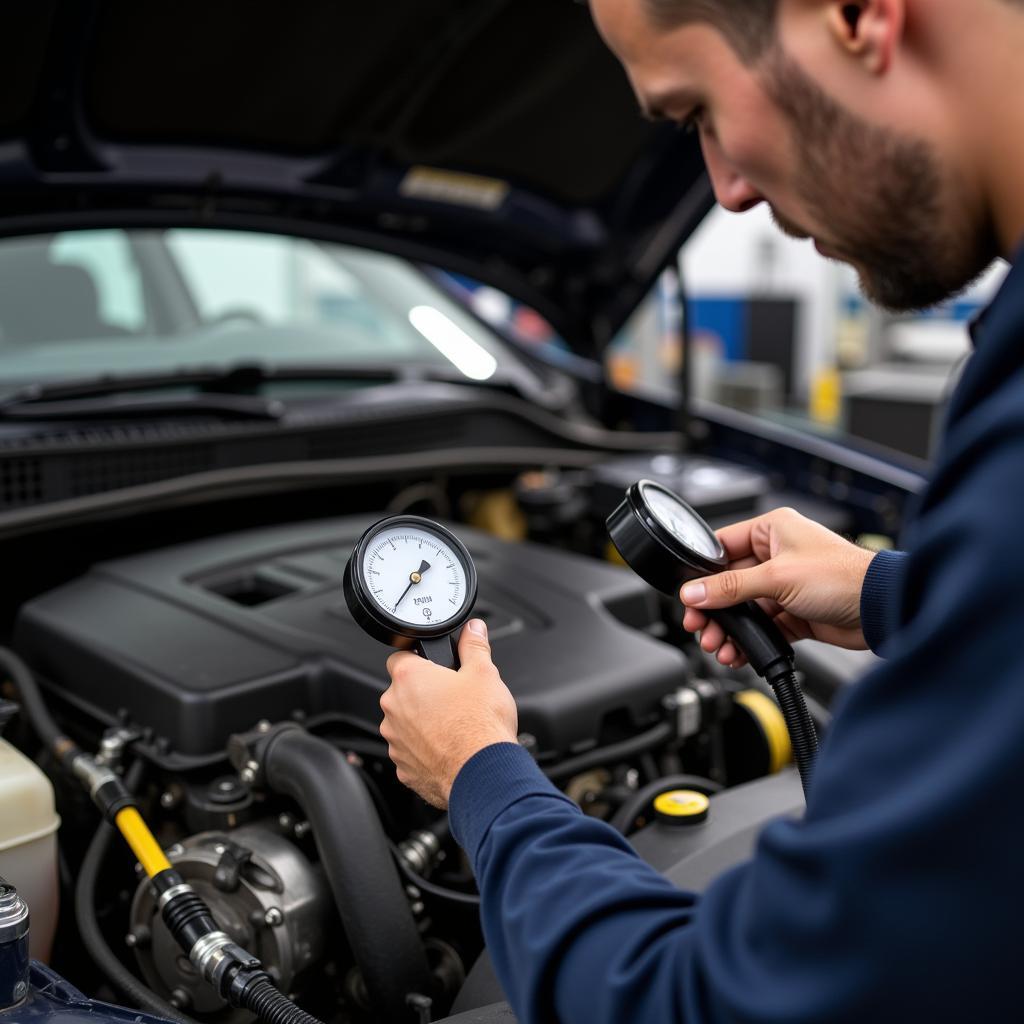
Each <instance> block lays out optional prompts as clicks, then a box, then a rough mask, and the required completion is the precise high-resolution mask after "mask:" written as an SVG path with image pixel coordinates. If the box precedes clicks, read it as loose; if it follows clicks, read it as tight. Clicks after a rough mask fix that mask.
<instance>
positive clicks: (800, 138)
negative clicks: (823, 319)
mask: <svg viewBox="0 0 1024 1024" xmlns="http://www.w3.org/2000/svg"><path fill="white" fill-rule="evenodd" d="M592 8H593V11H594V18H595V21H596V23H597V26H598V29H599V30H600V31H601V33H602V35H603V36H604V38H605V40H606V42H607V43H608V45H609V46H610V47H611V48H612V50H613V51H614V52H615V53H616V54H617V56H618V57H619V59H620V60H621V61H622V63H623V65H624V66H625V68H626V72H627V74H628V75H629V78H630V81H631V83H632V85H633V88H634V91H635V92H636V94H637V97H638V99H639V101H640V104H641V106H642V107H643V108H644V109H646V110H647V111H648V112H650V113H651V114H652V115H654V116H664V117H667V118H669V119H670V120H674V121H679V122H684V121H687V120H690V119H691V118H694V119H695V121H696V124H697V126H698V130H699V132H700V138H701V145H702V148H703V151H704V158H705V161H706V163H707V167H708V172H709V174H710V175H711V179H712V182H713V184H714V187H715V194H716V196H717V198H718V200H719V202H720V203H721V204H722V205H723V206H724V207H726V208H727V209H729V210H733V211H737V212H741V211H744V210H748V209H751V208H752V207H754V206H756V205H758V203H760V202H768V203H769V205H770V206H771V209H772V213H773V216H774V219H775V221H776V223H777V224H778V225H779V226H780V227H781V228H782V230H783V231H785V232H786V233H787V234H789V235H792V236H793V237H797V238H807V237H811V238H813V239H814V240H815V244H816V246H817V248H818V250H819V251H820V252H821V253H822V254H823V255H825V256H828V257H831V258H834V259H839V260H842V261H843V262H846V263H850V264H851V265H852V266H853V267H854V268H855V269H856V270H857V272H858V274H859V276H860V279H861V285H862V287H863V289H864V292H865V294H867V295H868V296H869V297H870V298H871V299H873V300H874V301H876V302H878V303H879V304H880V305H883V306H886V307H888V308H890V309H894V310H909V309H919V308H923V307H925V306H929V305H933V304H935V303H936V302H940V301H942V300H943V299H945V298H947V297H948V296H950V295H952V294H955V293H956V292H958V291H960V290H961V289H963V288H964V287H965V286H966V285H968V284H969V283H970V282H971V281H972V280H973V279H974V278H975V277H976V276H977V275H978V274H980V273H981V272H982V271H983V270H984V269H985V267H986V266H988V264H989V263H990V262H991V261H992V259H993V258H994V257H995V255H996V254H997V251H998V246H997V244H996V241H995V234H994V230H993V228H992V225H991V223H990V221H989V220H988V218H987V217H984V216H982V215H981V214H980V213H979V212H978V211H977V210H972V209H971V207H970V204H969V203H967V202H966V201H965V199H964V194H963V193H962V192H961V190H960V189H959V188H958V187H957V180H956V176H955V175H956V172H955V170H954V169H953V168H946V167H944V166H943V161H942V159H941V156H940V148H939V146H938V145H937V144H935V143H933V142H930V141H929V140H928V139H927V138H925V137H920V138H917V137H914V136H912V135H911V134H909V133H904V132H900V131H898V130H896V129H894V128H892V127H889V126H886V125H883V124H875V123H869V122H868V121H866V120H864V119H863V118H862V117H859V116H857V115H856V114H854V113H853V112H852V111H850V110H848V109H847V108H845V107H844V106H842V105H841V104H840V103H839V102H837V101H836V100H834V99H832V98H831V96H830V95H829V94H828V93H827V92H826V91H825V90H824V89H823V88H821V87H820V86H819V85H818V84H817V83H816V82H815V81H814V80H812V79H811V78H810V77H809V75H808V74H807V73H806V72H804V71H803V69H802V68H801V67H800V65H799V64H798V63H797V62H796V61H795V60H793V59H792V58H790V57H789V56H788V55H787V53H786V52H785V51H784V49H783V46H782V44H781V43H778V42H776V43H774V44H773V45H771V46H770V47H769V48H768V50H767V51H766V52H765V53H764V54H763V55H762V56H761V57H760V58H758V60H757V61H756V63H754V64H752V65H750V66H746V65H745V64H744V63H743V62H742V61H741V59H740V58H739V57H738V56H737V54H736V53H735V51H734V50H733V49H732V47H731V46H730V45H729V43H728V42H727V41H726V39H725V38H724V37H723V36H722V35H721V34H720V33H719V32H718V31H717V30H716V29H715V28H713V27H712V26H710V25H707V24H703V23H692V24H687V25H682V26H679V27H676V28H672V29H668V30H666V29H663V28H660V27H656V26H655V25H653V24H652V23H651V22H650V20H649V19H648V17H647V14H646V12H645V10H644V4H643V2H642V0H592ZM823 39H825V37H824V36H823Z"/></svg>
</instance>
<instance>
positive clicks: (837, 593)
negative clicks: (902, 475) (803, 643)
mask: <svg viewBox="0 0 1024 1024" xmlns="http://www.w3.org/2000/svg"><path fill="white" fill-rule="evenodd" d="M718 539H719V540H720V541H721V542H722V546H723V547H724V548H725V551H726V554H728V556H729V568H728V569H727V570H726V571H725V572H723V573H721V574H719V575H717V576H707V577H705V578H703V579H700V580H694V581H693V582H692V583H687V584H686V585H685V586H684V587H683V588H682V590H681V591H680V598H681V599H682V602H683V604H684V605H685V606H686V614H685V615H684V616H683V628H684V629H686V630H689V631H690V632H692V633H698V632H699V633H700V645H701V647H702V648H703V649H704V650H705V651H707V652H708V653H709V654H713V653H715V652H717V654H718V660H719V661H720V662H721V663H722V664H723V665H732V666H733V667H737V668H738V667H739V666H741V665H744V664H746V658H745V657H744V656H743V654H742V653H741V652H740V650H739V649H738V648H737V647H736V645H735V644H734V643H733V642H732V640H730V639H729V638H728V637H726V636H725V634H724V632H723V630H722V627H721V626H719V625H718V624H717V623H714V622H712V621H711V620H710V619H708V617H707V616H706V615H705V614H704V612H703V609H707V608H728V607H730V606H731V605H734V604H739V603H740V602H741V601H751V600H755V601H757V603H758V604H760V605H761V607H762V608H764V610H765V611H766V612H767V613H768V614H769V615H770V616H771V617H772V618H773V619H774V620H775V623H776V625H777V626H778V627H779V628H780V629H781V630H782V633H783V635H784V636H785V637H786V639H787V640H788V641H789V642H790V643H793V642H794V641H796V640H805V639H807V638H810V637H813V638H814V639H816V640H823V641H825V642H826V643H830V644H835V645H836V646H837V647H846V648H849V649H850V650H865V649H866V648H867V643H866V642H865V640H864V633H863V631H862V630H861V625H860V591H861V587H862V585H863V583H864V575H865V573H866V572H867V570H868V565H870V563H871V560H872V559H873V558H874V552H873V551H867V550H865V549H864V548H860V547H857V545H856V544H851V543H850V542H849V541H847V540H843V538H842V537H840V536H838V535H837V534H835V533H833V532H832V531H831V530H829V529H826V528H825V527H824V526H821V525H819V524H818V523H815V522H813V521H812V520H810V519H806V518H805V517H804V516H802V515H800V514H799V513H798V512H795V511H794V510H793V509H791V508H780V509H776V510H775V511H774V512H769V513H768V514H767V515H763V516H758V517H757V518H756V519H748V520H747V521H746V522H743V523H736V524H735V525H734V526H727V527H726V528H725V529H723V530H719V531H718Z"/></svg>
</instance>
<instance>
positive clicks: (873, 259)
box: [763, 46, 999, 312]
mask: <svg viewBox="0 0 1024 1024" xmlns="http://www.w3.org/2000/svg"><path fill="white" fill-rule="evenodd" d="M763 66H764V77H765V84H766V87H767V89H768V92H769V95H770V96H771V97H772V99H773V100H774V102H775V103H776V104H777V105H778V106H779V108H780V109H781V110H782V112H783V114H784V115H785V116H786V118H787V120H789V121H790V122H791V124H792V126H793V137H794V140H795V146H796V159H797V168H798V170H797V178H796V181H795V190H796V192H797V195H798V196H799V198H800V200H801V201H802V202H803V204H804V205H805V207H806V209H807V210H808V212H809V213H810V215H811V216H812V217H813V218H814V220H815V222H816V223H818V224H822V225H825V226H826V230H827V231H828V232H829V237H828V238H827V239H821V241H822V242H823V243H824V244H825V245H827V247H828V249H829V250H830V251H835V252H836V254H837V256H838V257H839V258H842V259H843V261H844V262H848V263H850V264H851V265H852V266H853V267H854V269H855V270H856V271H857V273H858V276H859V277H860V282H861V288H862V289H863V290H864V293H865V295H867V297H868V298H869V299H871V300H872V301H873V302H876V303H877V304H878V305H880V306H883V307H885V308H886V309H889V310H892V311H894V312H908V311H911V310H918V309H925V308H927V307H929V306H933V305H935V304H936V303H939V302H942V301H944V300H945V299H948V298H950V297H951V296H953V295H956V294H957V293H959V292H961V291H962V290H963V289H964V288H966V287H967V286H968V285H969V284H970V283H971V282H972V281H974V280H975V279H976V278H977V277H978V276H979V275H980V274H982V273H983V272H984V270H985V269H986V268H987V267H988V266H989V264H990V263H991V262H992V261H993V260H994V259H995V258H996V256H997V255H998V252H999V246H998V242H997V239H996V232H995V227H994V225H993V224H992V222H991V219H987V220H986V219H985V218H982V217H976V218H972V216H971V214H970V211H969V207H968V204H966V203H957V202H956V196H955V195H950V194H948V192H947V190H946V189H944V181H943V175H942V171H941V164H940V161H939V159H938V157H937V155H936V154H935V152H934V151H933V149H932V148H931V147H930V146H929V145H928V144H927V143H926V142H924V141H923V140H919V139H912V138H908V137H905V136H902V135H899V134H897V133H896V132H893V131H891V130H889V129H886V128H881V127H879V126H876V125H872V124H869V123H868V122H866V121H863V120H862V119H861V118H859V117H857V116H856V115H855V114H853V113H851V112H850V111H849V110H847V109H846V108H845V107H843V106H841V105H840V104H838V103H837V102H836V101H834V100H833V99H832V98H831V97H830V96H828V95H827V94H826V93H825V92H823V91H822V90H821V89H820V88H819V86H818V85H817V84H816V83H815V82H814V81H813V80H812V79H811V78H810V77H809V76H808V75H807V74H806V73H805V72H804V71H803V70H802V69H801V68H800V67H799V66H798V65H797V64H796V63H795V62H794V61H792V60H791V59H790V58H789V57H787V56H786V55H785V54H784V53H783V52H782V51H781V49H780V48H779V47H778V46H775V47H774V48H773V49H772V51H770V52H769V53H768V54H766V55H765V58H764V65H763ZM947 187H948V189H949V191H952V189H951V186H947ZM773 217H774V219H775V222H776V224H777V225H778V226H779V227H780V228H781V229H782V231H784V232H785V233H786V234H788V235H790V236H792V237H794V238H807V237H808V235H807V232H805V231H803V230H801V229H800V227H798V226H797V225H795V224H793V223H792V222H791V221H788V220H787V219H786V218H784V217H783V216H782V215H780V214H779V213H778V212H776V211H773Z"/></svg>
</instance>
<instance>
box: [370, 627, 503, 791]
mask: <svg viewBox="0 0 1024 1024" xmlns="http://www.w3.org/2000/svg"><path fill="white" fill-rule="evenodd" d="M459 660H460V661H461V662H462V668H460V669H459V671H458V672H453V671H452V670H451V669H448V668H442V667H441V666H440V665H435V664H434V663H433V662H430V661H427V660H425V659H424V658H421V657H419V656H418V655H416V654H412V653H411V652H407V651H399V652H398V653H396V654H392V655H391V657H390V658H388V664H387V668H388V674H389V675H390V676H391V686H390V687H389V688H388V689H387V690H386V691H385V692H384V695H383V696H382V697H381V699H380V706H381V708H382V709H383V710H384V721H383V722H382V723H381V726H380V734H381V736H383V737H384V739H386V740H387V742H388V756H389V757H390V758H391V760H392V761H394V762H395V767H396V768H397V769H398V781H399V782H402V783H404V784H405V785H406V786H409V787H410V788H411V789H414V790H415V791H416V792H417V793H419V795H420V796H421V797H423V799H424V800H426V801H427V803H429V804H433V805H434V806H435V807H440V808H445V807H447V806H448V794H449V793H450V792H451V789H452V783H453V782H454V781H455V776H456V775H458V774H459V769H461V768H462V766H463V765H464V764H465V763H466V762H467V761H468V760H469V759H470V758H471V757H472V756H473V755H474V754H475V753H476V752H477V751H478V750H483V748H484V747H488V746H490V745H491V744H492V743H515V742H516V736H517V734H518V731H519V716H518V715H517V713H516V703H515V701H514V700H513V699H512V694H511V693H509V690H508V687H507V686H506V685H505V684H504V683H503V682H502V681H501V676H500V675H498V670H497V669H496V668H495V667H494V663H493V662H492V661H491V647H490V644H488V642H487V626H486V625H485V624H484V623H483V622H482V621H481V620H480V619H471V620H470V621H469V622H468V623H466V626H465V628H464V629H463V630H462V634H461V636H460V637H459Z"/></svg>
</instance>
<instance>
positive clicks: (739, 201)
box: [701, 136, 765, 213]
mask: <svg viewBox="0 0 1024 1024" xmlns="http://www.w3.org/2000/svg"><path fill="white" fill-rule="evenodd" d="M701 149H702V150H703V151H704V164H705V166H706V167H707V169H708V175H709V176H710V178H711V185H712V187H713V188H714V190H715V198H716V199H717V200H718V202H719V203H720V204H721V205H722V206H724V207H725V209H727V210H730V211H731V212H732V213H746V211H747V210H752V209H753V208H754V207H755V206H758V205H760V204H761V203H763V202H764V201H765V197H764V196H763V195H761V193H760V192H758V191H757V189H756V188H754V186H753V185H751V184H750V182H749V181H747V179H746V178H744V177H743V175H742V174H740V173H739V171H738V170H737V169H736V168H735V167H734V166H733V165H732V164H731V163H730V162H729V160H728V159H727V158H726V156H725V154H724V153H723V152H722V150H721V148H720V147H719V146H718V144H717V143H716V142H715V140H714V139H712V138H708V137H706V136H705V137H702V138H701Z"/></svg>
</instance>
